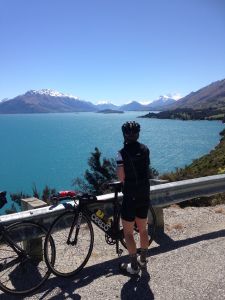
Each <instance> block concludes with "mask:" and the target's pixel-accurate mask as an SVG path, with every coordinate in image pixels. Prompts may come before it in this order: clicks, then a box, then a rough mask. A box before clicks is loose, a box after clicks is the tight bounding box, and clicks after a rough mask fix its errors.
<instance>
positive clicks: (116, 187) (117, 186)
mask: <svg viewBox="0 0 225 300" xmlns="http://www.w3.org/2000/svg"><path fill="white" fill-rule="evenodd" d="M108 186H109V187H112V188H113V189H114V190H115V191H117V192H120V191H121V189H122V182H121V181H113V182H109V183H108Z"/></svg>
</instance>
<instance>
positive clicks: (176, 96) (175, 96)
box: [163, 93, 182, 100]
mask: <svg viewBox="0 0 225 300" xmlns="http://www.w3.org/2000/svg"><path fill="white" fill-rule="evenodd" d="M163 97H164V98H172V99H174V100H179V99H180V98H182V96H181V94H180V93H168V94H166V95H163Z"/></svg>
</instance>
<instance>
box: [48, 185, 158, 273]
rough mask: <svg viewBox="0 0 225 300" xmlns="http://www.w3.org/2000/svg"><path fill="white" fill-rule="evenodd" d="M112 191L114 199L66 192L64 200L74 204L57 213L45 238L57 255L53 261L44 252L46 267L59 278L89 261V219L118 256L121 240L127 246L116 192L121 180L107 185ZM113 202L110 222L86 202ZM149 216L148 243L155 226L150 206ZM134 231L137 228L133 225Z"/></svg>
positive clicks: (55, 199) (90, 236)
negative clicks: (149, 230)
mask: <svg viewBox="0 0 225 300" xmlns="http://www.w3.org/2000/svg"><path fill="white" fill-rule="evenodd" d="M109 186H111V187H113V188H114V190H115V194H114V198H113V199H110V200H101V201H99V200H97V198H96V197H95V196H92V195H88V194H83V195H82V194H81V195H79V194H78V195H76V194H75V193H74V194H73V193H72V195H71V193H70V195H66V193H64V196H63V197H62V198H63V199H64V200H65V199H72V200H73V201H74V204H75V205H74V206H70V208H69V210H67V211H66V212H64V213H62V214H61V215H60V216H58V217H57V218H56V219H55V221H54V222H53V223H52V225H51V227H50V229H49V231H48V234H47V236H46V240H45V248H46V249H47V248H48V243H49V239H50V237H52V238H53V240H54V244H55V247H56V257H55V261H54V264H52V263H51V260H50V259H49V257H48V253H47V252H46V251H45V259H46V263H47V265H48V267H49V268H50V269H51V271H52V272H53V274H55V275H57V276H62V277H71V276H74V275H75V274H77V273H78V272H79V271H81V270H82V269H83V267H84V266H85V265H86V263H87V262H88V260H89V258H90V256H91V253H92V250H93V243H94V231H93V226H92V222H93V223H94V224H95V225H96V226H97V227H98V228H100V229H101V230H102V231H103V232H104V233H105V240H106V242H107V243H108V244H109V245H116V253H117V254H118V256H120V255H121V254H122V252H123V250H122V249H120V247H119V243H121V244H122V245H123V246H124V247H125V248H126V243H125V240H124V235H123V229H122V227H121V222H120V207H121V205H120V203H119V200H118V193H119V191H120V189H121V183H120V182H114V183H111V184H109ZM59 200H60V196H54V201H55V202H57V201H59ZM98 202H99V203H101V204H103V203H109V202H111V203H112V206H113V215H112V217H111V218H109V221H108V222H107V221H104V220H103V219H102V216H101V213H100V214H97V212H99V211H100V210H99V209H97V212H93V210H91V209H90V208H89V205H91V204H96V203H98ZM150 213H151V215H152V220H153V224H152V227H153V228H152V234H151V236H150V237H149V245H150V244H151V242H152V241H153V239H154V235H155V229H156V216H155V213H154V210H153V208H152V207H151V206H150ZM134 230H135V232H137V229H136V228H134Z"/></svg>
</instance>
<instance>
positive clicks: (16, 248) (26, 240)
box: [0, 192, 55, 296]
mask: <svg viewBox="0 0 225 300" xmlns="http://www.w3.org/2000/svg"><path fill="white" fill-rule="evenodd" d="M6 203H7V199H6V192H0V208H2V207H3V206H4V205H5V204H6ZM46 235H47V229H45V227H43V226H42V225H39V224H36V223H34V222H30V221H27V222H17V223H14V224H11V225H9V226H6V225H4V224H3V223H0V289H1V290H2V291H3V292H5V293H9V294H15V295H20V296H22V295H27V294H29V293H31V292H34V291H35V290H36V289H38V288H39V287H40V286H41V285H42V284H43V283H44V282H45V281H46V280H47V278H48V277H49V275H50V274H51V270H50V269H49V268H48V266H47V264H46V263H45V260H44V251H43V249H44V248H43V245H44V240H45V237H46ZM45 251H46V252H47V253H48V257H49V260H50V261H51V264H54V260H55V246H54V241H53V239H52V238H51V237H49V244H48V248H46V249H45Z"/></svg>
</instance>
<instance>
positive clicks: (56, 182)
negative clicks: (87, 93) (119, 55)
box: [0, 112, 224, 193]
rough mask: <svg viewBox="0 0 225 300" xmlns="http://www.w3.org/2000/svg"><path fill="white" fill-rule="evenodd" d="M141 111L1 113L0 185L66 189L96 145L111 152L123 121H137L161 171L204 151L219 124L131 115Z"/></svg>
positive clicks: (106, 154)
mask: <svg viewBox="0 0 225 300" xmlns="http://www.w3.org/2000/svg"><path fill="white" fill-rule="evenodd" d="M143 114H145V112H126V113H124V114H100V113H68V114H31V115H0V143H1V146H0V190H7V191H8V193H10V192H20V191H23V192H25V193H30V192H31V191H32V185H33V184H34V183H35V184H36V186H37V188H38V190H40V191H41V190H42V189H43V187H44V186H45V185H46V184H47V185H49V186H50V187H52V188H53V187H54V188H56V189H57V190H66V189H71V188H72V186H71V181H72V179H73V178H75V177H77V176H79V177H82V174H83V173H84V171H85V170H86V168H87V159H88V158H89V157H90V153H91V152H92V151H94V148H95V147H98V148H99V149H100V151H101V152H102V156H103V157H106V158H114V157H115V156H116V153H117V150H118V149H120V148H121V147H122V143H123V139H122V134H121V125H122V124H123V123H124V122H125V121H127V120H136V121H138V122H139V123H140V124H141V129H142V131H141V135H140V141H141V142H143V143H145V144H147V145H148V147H149V148H150V150H151V163H152V166H153V167H154V168H156V169H157V170H158V171H159V172H160V173H164V172H168V171H172V170H174V169H175V168H176V167H183V166H184V165H186V164H189V163H191V162H192V160H193V159H195V158H198V157H200V156H202V155H203V154H206V153H208V152H209V151H210V150H211V149H213V148H214V147H215V146H216V145H217V144H218V142H219V139H220V136H219V132H220V131H222V129H223V128H224V125H223V124H222V123H221V122H217V121H213V122H210V121H179V120H157V119H145V118H143V119H142V118H140V119H136V118H137V116H140V115H143Z"/></svg>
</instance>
